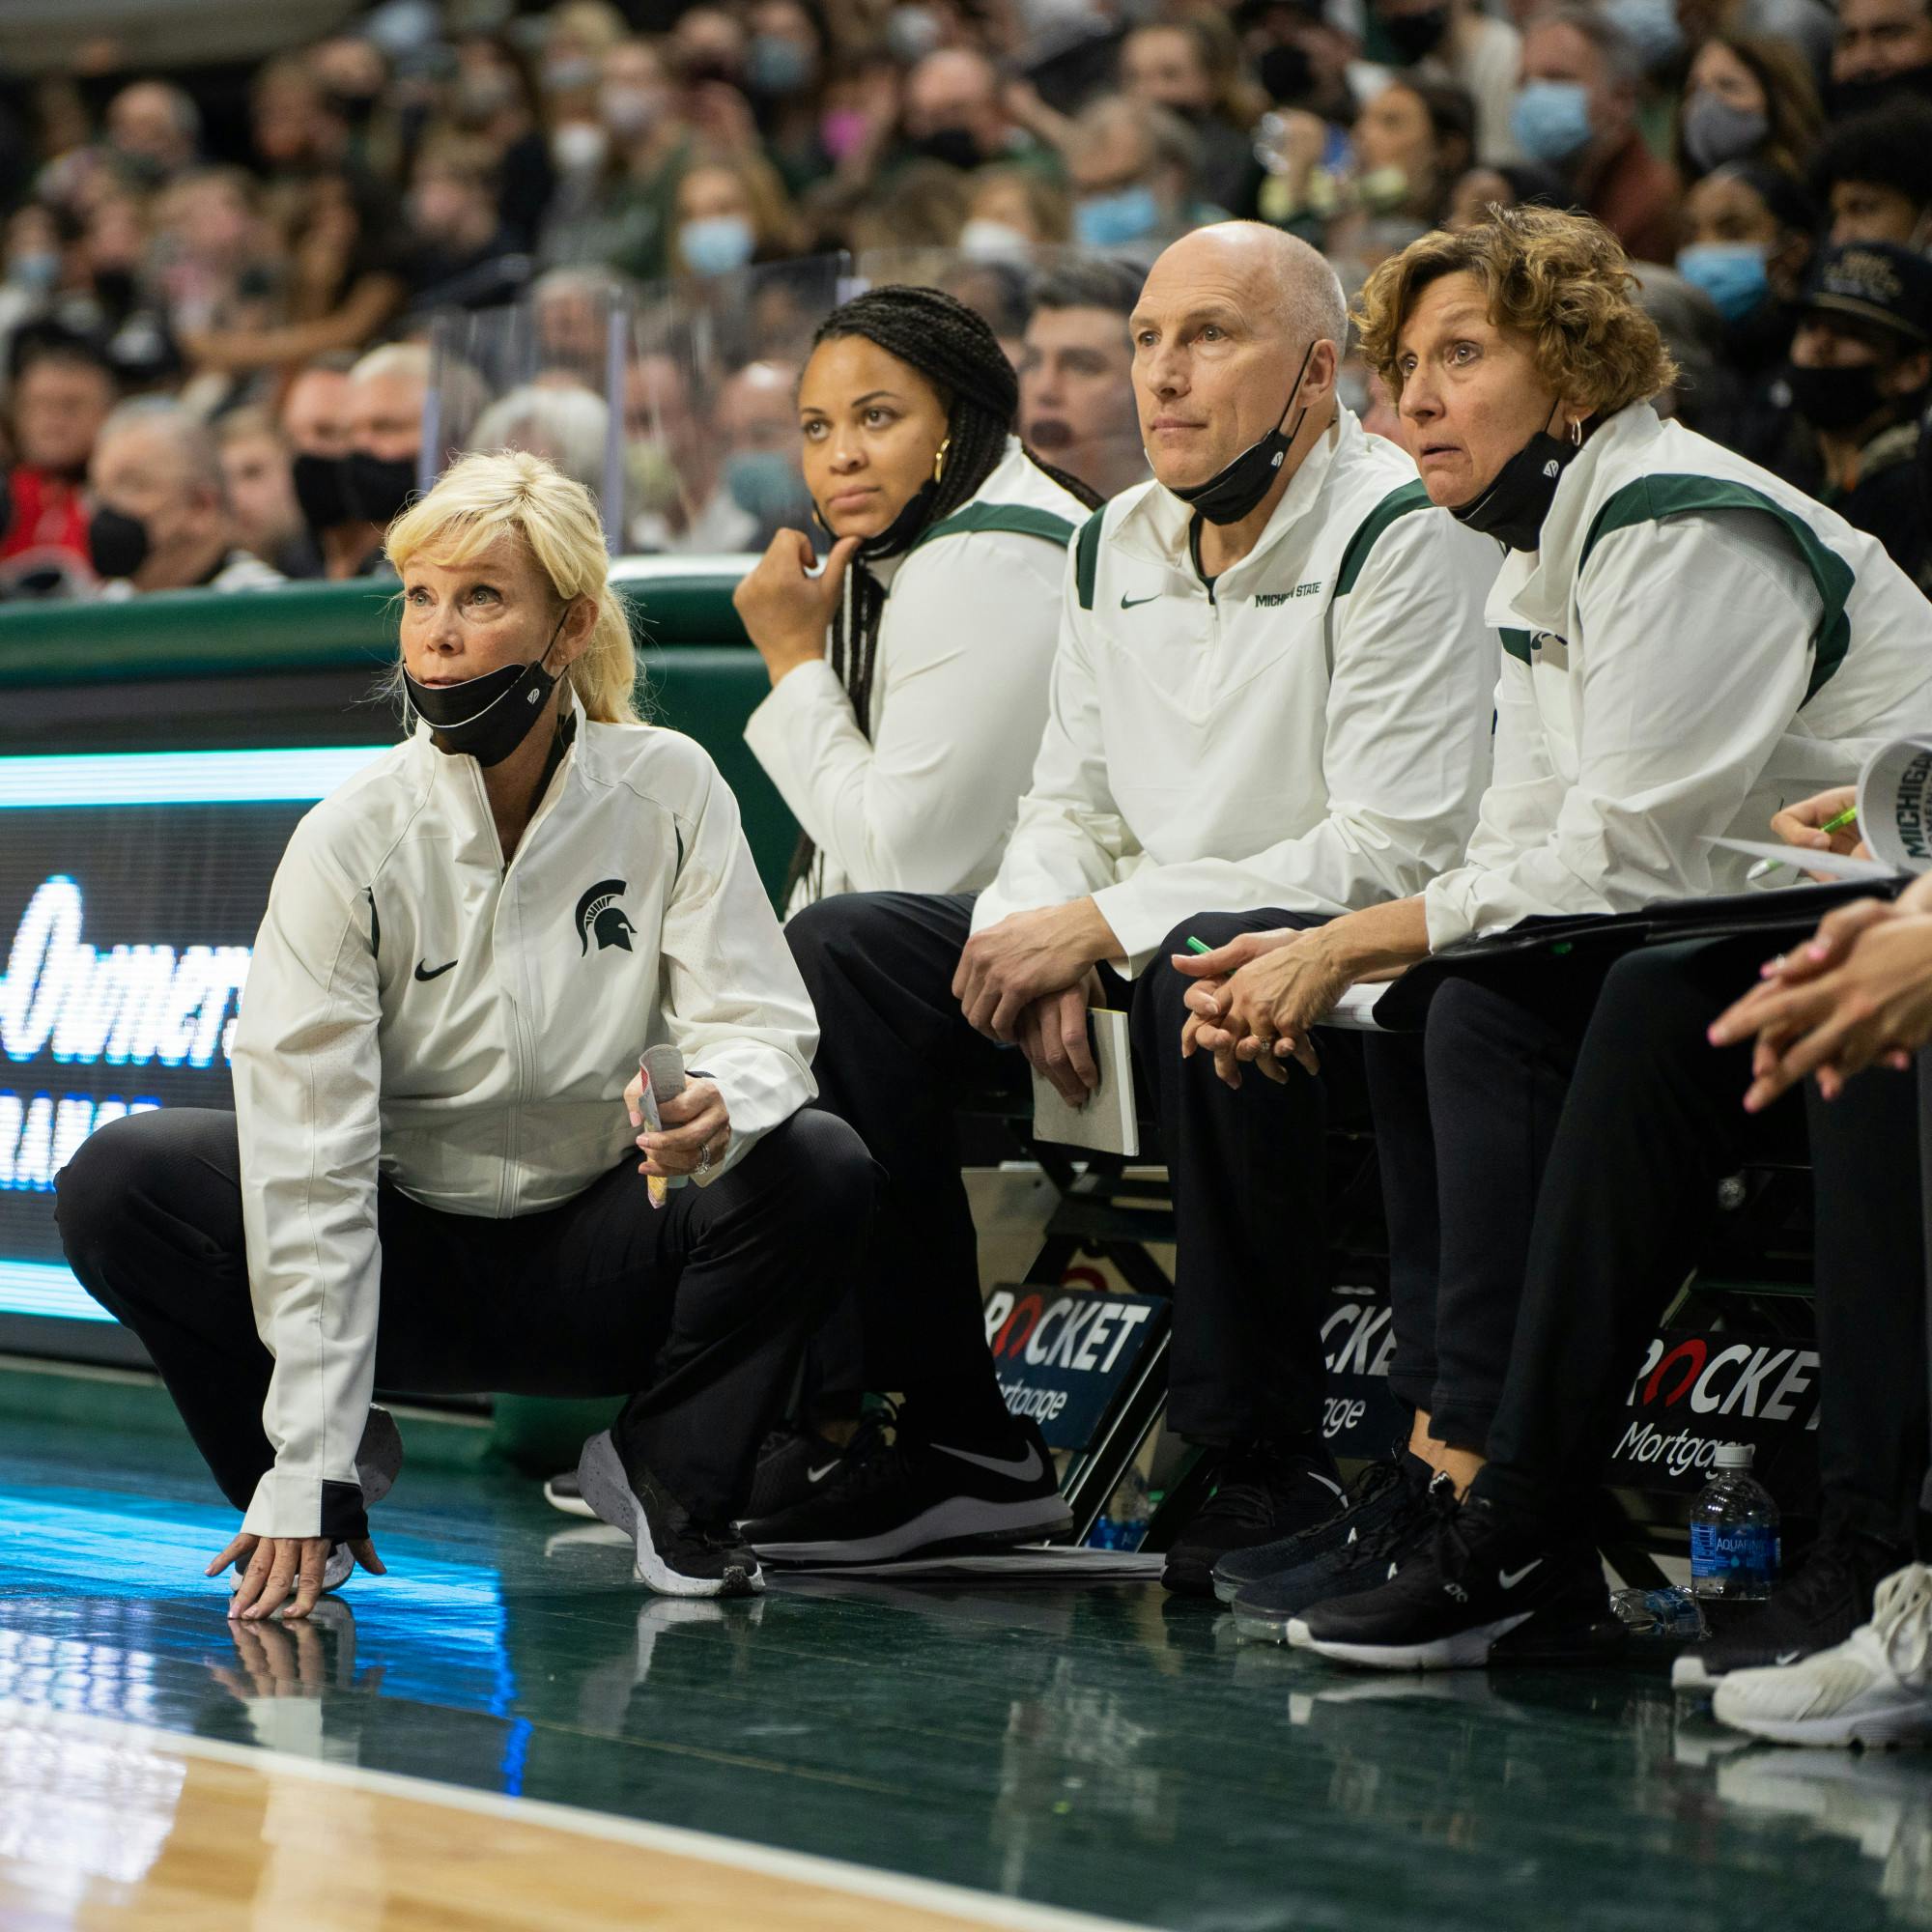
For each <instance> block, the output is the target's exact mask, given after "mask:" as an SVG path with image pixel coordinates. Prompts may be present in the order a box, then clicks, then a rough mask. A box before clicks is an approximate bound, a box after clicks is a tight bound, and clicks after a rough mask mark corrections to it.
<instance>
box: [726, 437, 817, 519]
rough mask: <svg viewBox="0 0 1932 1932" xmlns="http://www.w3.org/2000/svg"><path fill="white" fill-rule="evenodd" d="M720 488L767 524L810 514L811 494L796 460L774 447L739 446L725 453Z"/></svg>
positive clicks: (746, 511) (752, 515) (748, 512)
mask: <svg viewBox="0 0 1932 1932" xmlns="http://www.w3.org/2000/svg"><path fill="white" fill-rule="evenodd" d="M725 490H726V492H727V493H728V494H729V496H730V498H731V500H732V502H734V503H736V504H737V506H738V507H739V509H741V510H743V511H744V512H745V514H746V515H747V516H748V517H755V518H756V519H757V520H758V523H759V524H760V526H765V527H768V528H772V529H777V528H780V527H781V526H784V525H786V524H791V523H796V522H798V521H799V520H800V519H802V518H805V517H809V516H810V514H811V507H812V506H811V497H810V494H809V493H808V492H807V490H806V487H805V478H804V477H803V476H801V475H800V474H799V473H798V466H797V464H795V463H793V462H792V461H791V459H790V458H789V457H785V456H781V455H780V454H779V452H778V451H777V450H774V449H741V450H739V451H738V452H737V453H736V454H735V455H732V456H727V457H726V458H725Z"/></svg>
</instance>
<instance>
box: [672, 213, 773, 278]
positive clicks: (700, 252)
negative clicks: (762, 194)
mask: <svg viewBox="0 0 1932 1932" xmlns="http://www.w3.org/2000/svg"><path fill="white" fill-rule="evenodd" d="M757 245H758V238H757V237H756V236H755V235H754V234H753V232H752V224H751V223H750V222H749V221H747V220H746V219H745V217H744V216H743V215H742V214H705V215H700V216H698V218H697V219H696V220H695V221H687V222H686V223H685V224H684V225H683V227H681V228H680V229H679V230H678V231H677V252H678V253H679V254H680V255H681V256H683V258H684V266H685V267H686V268H687V269H689V270H691V272H692V273H693V274H694V275H728V274H729V273H730V272H731V271H732V270H734V269H742V268H743V267H744V266H745V264H746V263H747V262H749V261H750V260H751V259H752V256H753V253H754V252H755V251H756V248H757Z"/></svg>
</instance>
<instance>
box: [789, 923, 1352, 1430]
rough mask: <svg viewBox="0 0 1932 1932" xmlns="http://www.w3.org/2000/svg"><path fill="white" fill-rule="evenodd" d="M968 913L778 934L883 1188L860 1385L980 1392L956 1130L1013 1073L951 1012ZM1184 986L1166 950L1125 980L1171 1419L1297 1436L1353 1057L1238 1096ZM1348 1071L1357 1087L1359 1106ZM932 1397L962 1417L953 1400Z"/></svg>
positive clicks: (1315, 1350)
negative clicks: (1156, 1238)
mask: <svg viewBox="0 0 1932 1932" xmlns="http://www.w3.org/2000/svg"><path fill="white" fill-rule="evenodd" d="M972 904H973V902H972V899H971V897H970V896H968V895H946V896H942V895H923V894H909V893H866V894H850V895H843V896H840V897H837V898H831V899H826V900H822V901H820V902H819V903H818V904H817V905H814V906H811V907H810V908H808V909H807V910H806V911H804V912H802V913H800V914H798V915H797V916H796V917H795V918H794V919H792V921H791V922H790V923H789V924H788V925H787V926H786V928H785V933H786V937H787V938H788V939H789V941H790V942H791V948H792V952H793V955H794V956H795V957H796V959H797V960H798V964H799V969H800V971H801V972H802V973H803V975H804V977H805V982H806V985H807V986H808V987H809V988H810V993H811V997H812V1003H813V1005H814V1006H815V1007H816V1008H817V1009H818V1016H819V1027H820V1042H819V1049H818V1059H817V1061H816V1063H815V1065H814V1068H813V1070H814V1072H815V1073H816V1074H817V1076H818V1083H819V1104H820V1105H821V1106H823V1107H826V1108H829V1109H830V1110H831V1111H832V1112H834V1113H836V1114H838V1115H839V1116H840V1118H841V1119H844V1120H846V1121H849V1122H851V1123H852V1124H853V1125H854V1126H855V1127H857V1128H858V1130H859V1132H860V1135H861V1136H862V1138H863V1139H864V1140H865V1142H866V1144H867V1147H868V1148H870V1149H871V1150H872V1152H873V1154H874V1156H875V1157H876V1158H877V1159H878V1161H879V1163H880V1165H881V1166H882V1167H883V1168H884V1169H885V1170H886V1173H887V1175H888V1181H887V1185H886V1187H885V1190H884V1195H883V1199H882V1201H881V1204H880V1211H879V1216H878V1222H877V1227H876V1231H875V1234H874V1237H873V1242H872V1247H871V1250H870V1253H869V1255H868V1256H867V1262H866V1265H865V1269H864V1271H863V1273H862V1275H861V1277H860V1283H861V1289H860V1293H859V1295H858V1297H857V1302H856V1306H857V1309H858V1313H859V1321H860V1325H861V1327H862V1330H863V1334H864V1365H865V1367H864V1373H865V1375H866V1378H867V1385H868V1386H870V1387H873V1388H885V1389H903V1390H908V1391H910V1390H913V1389H915V1388H917V1389H921V1390H931V1389H933V1388H935V1387H940V1388H944V1387H945V1385H946V1384H947V1383H949V1382H952V1383H954V1384H956V1383H957V1382H958V1381H959V1380H960V1379H961V1378H973V1379H976V1380H977V1381H978V1382H979V1383H980V1385H981V1386H983V1387H984V1388H986V1389H991V1388H992V1387H993V1386H994V1380H993V1374H992V1364H991V1358H990V1356H989V1355H988V1352H987V1349H986V1342H985V1333H984V1327H983V1324H982V1321H981V1316H980V1307H981V1304H980V1276H979V1264H978V1253H977V1247H976V1244H975V1239H974V1232H973V1218H972V1213H971V1210H970V1208H969V1207H968V1204H967V1198H966V1189H965V1185H964V1182H963V1181H962V1179H961V1178H960V1173H959V1148H958V1139H957V1133H956V1128H955V1124H954V1113H955V1110H956V1108H957V1107H958V1105H959V1103H960V1101H961V1099H962V1098H963V1097H964V1096H965V1095H966V1094H969V1093H971V1092H972V1091H974V1089H975V1088H977V1087H983V1086H985V1085H987V1084H990V1083H994V1082H1001V1081H1006V1080H1009V1079H1011V1078H1012V1077H1013V1075H1014V1073H1015V1071H1016V1068H1017V1063H1018V1056H1017V1054H1016V1053H1015V1052H1014V1051H1013V1049H1011V1048H1009V1047H999V1046H996V1045H994V1044H992V1043H991V1042H990V1041H988V1040H986V1039H985V1038H984V1037H981V1036H980V1035H979V1034H977V1033H975V1032H974V1031H973V1029H972V1028H971V1027H970V1026H968V1025H967V1023H966V1021H965V1018H964V1016H963V1015H962V1014H961V1012H960V1010H959V1003H958V1001H957V1000H955V999H954V998H953V997H952V977H953V974H954V972H955V971H956V970H957V967H958V964H959V954H960V952H961V950H962V949H963V947H964V946H965V944H966V940H967V937H968V935H969V932H970V929H971V921H972ZM1307 923H1314V922H1312V921H1310V920H1308V919H1306V918H1305V917H1304V916H1301V915H1297V914H1293V913H1283V912H1263V913H1253V914H1243V915H1222V914H1208V915H1204V916H1203V917H1201V918H1198V919H1195V920H1192V921H1190V922H1189V923H1188V924H1187V925H1186V926H1185V927H1184V928H1181V929H1179V930H1177V932H1176V933H1175V934H1174V935H1173V937H1172V941H1171V943H1172V945H1173V947H1174V948H1175V949H1176V950H1184V948H1185V942H1186V937H1187V934H1188V933H1198V934H1199V935H1200V936H1201V937H1202V938H1203V939H1206V940H1208V942H1209V943H1210V944H1218V943H1220V942H1221V941H1223V940H1225V939H1228V938H1231V937H1232V936H1233V935H1234V934H1235V933H1236V932H1241V931H1247V930H1250V929H1258V928H1264V927H1268V926H1278V925H1293V924H1307ZM1186 985H1187V982H1186V981H1185V980H1183V979H1182V978H1181V977H1180V976H1179V974H1177V973H1175V972H1174V971H1173V970H1172V969H1171V968H1169V967H1168V965H1167V963H1166V958H1165V949H1163V952H1162V953H1161V954H1160V955H1159V956H1157V957H1156V959H1155V960H1154V961H1153V963H1152V964H1151V965H1150V967H1149V968H1148V970H1147V972H1146V973H1144V974H1143V975H1142V976H1141V977H1140V979H1139V980H1136V981H1135V982H1134V984H1133V990H1132V998H1131V1009H1130V1011H1131V1020H1130V1025H1131V1029H1132V1035H1133V1042H1134V1059H1135V1065H1136V1074H1137V1079H1138V1081H1139V1083H1140V1093H1141V1095H1142V1098H1143V1102H1144V1105H1145V1103H1146V1102H1147V1101H1149V1100H1151V1102H1152V1104H1153V1108H1154V1111H1155V1112H1156V1113H1157V1114H1158V1116H1159V1131H1160V1137H1161V1144H1162V1149H1163V1151H1164V1152H1165V1154H1166V1157H1167V1162H1168V1166H1169V1170H1170V1173H1171V1175H1172V1178H1173V1182H1174V1190H1175V1203H1176V1210H1177V1217H1178V1220H1179V1253H1180V1259H1179V1281H1178V1283H1177V1288H1178V1293H1177V1296H1176V1303H1175V1331H1174V1347H1173V1354H1172V1365H1173V1382H1172V1393H1171V1396H1170V1399H1169V1406H1168V1415H1169V1420H1170V1422H1171V1424H1172V1425H1173V1427H1174V1428H1175V1429H1177V1430H1178V1431H1179V1432H1180V1433H1181V1434H1183V1435H1189V1436H1192V1437H1194V1438H1195V1439H1198V1440H1204V1441H1244V1440H1252V1439H1254V1438H1256V1437H1259V1436H1263V1435H1285V1434H1286V1435H1293V1434H1300V1433H1302V1432H1304V1431H1307V1430H1310V1429H1313V1428H1315V1427H1316V1426H1317V1424H1318V1423H1319V1421H1320V1419H1321V1388H1322V1368H1321V1338H1320V1331H1319V1321H1320V1297H1321V1289H1322V1287H1323V1286H1324V1283H1325V1277H1324V1275H1323V1267H1324V1264H1325V1250H1326V1241H1325V1231H1324V1226H1323V1214H1322V1208H1323V1193H1324V1186H1323V1178H1322V1131H1323V1126H1324V1123H1325V1120H1326V1115H1327V1110H1328V1106H1329V1094H1330V1091H1331V1088H1332V1087H1333V1086H1334V1085H1335V1084H1336V1083H1338V1082H1339V1083H1340V1084H1341V1085H1342V1086H1343V1087H1345V1088H1347V1087H1350V1075H1351V1071H1353V1070H1354V1068H1355V1063H1356V1060H1357V1056H1356V1055H1355V1053H1354V1050H1353V1046H1352V1042H1351V1041H1350V1040H1349V1039H1347V1038H1346V1037H1338V1038H1337V1039H1336V1042H1335V1044H1334V1046H1333V1048H1332V1050H1331V1048H1330V1046H1329V1045H1328V1043H1327V1042H1325V1041H1324V1045H1323V1054H1324V1071H1323V1074H1322V1076H1321V1079H1318V1080H1310V1079H1309V1078H1308V1077H1307V1076H1306V1075H1304V1074H1303V1073H1301V1072H1300V1070H1299V1069H1298V1068H1297V1069H1294V1070H1293V1073H1292V1075H1291V1080H1290V1084H1289V1086H1288V1087H1287V1088H1278V1087H1276V1086H1275V1085H1273V1083H1271V1082H1269V1081H1266V1080H1264V1078H1263V1077H1262V1076H1260V1075H1259V1074H1251V1075H1250V1076H1249V1077H1248V1079H1247V1080H1246V1081H1245V1082H1244V1083H1243V1086H1242V1089H1241V1091H1240V1093H1238V1094H1233V1093H1230V1092H1229V1091H1228V1090H1227V1089H1226V1088H1224V1087H1222V1086H1221V1085H1220V1083H1219V1082H1218V1081H1216V1080H1215V1079H1214V1075H1213V1069H1212V1066H1211V1064H1210V1063H1209V1062H1208V1060H1206V1059H1205V1058H1201V1057H1197V1058H1196V1059H1195V1060H1193V1061H1189V1062H1185V1063H1183V1062H1182V1060H1181V1058H1180V1029H1181V1022H1182V1020H1183V1018H1184V1016H1185V1013H1184V1009H1183V1008H1182V1006H1181V995H1182V994H1183V993H1184V992H1185V990H1186ZM1359 1086H1360V1081H1359V1073H1358V1072H1354V1078H1353V1082H1352V1087H1353V1091H1354V1094H1355V1103H1356V1104H1357V1106H1359V1104H1360V1101H1359ZM943 1399H947V1400H960V1399H961V1398H960V1397H959V1395H958V1394H957V1393H956V1391H955V1392H953V1393H952V1394H949V1395H948V1396H946V1397H944V1398H943Z"/></svg>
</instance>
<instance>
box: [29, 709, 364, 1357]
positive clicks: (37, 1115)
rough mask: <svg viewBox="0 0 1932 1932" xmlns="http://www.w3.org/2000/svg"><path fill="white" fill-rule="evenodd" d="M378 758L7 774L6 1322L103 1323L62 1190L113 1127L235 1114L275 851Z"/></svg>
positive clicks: (252, 758) (341, 750)
mask: <svg viewBox="0 0 1932 1932" xmlns="http://www.w3.org/2000/svg"><path fill="white" fill-rule="evenodd" d="M383 751H384V747H382V746H380V745H377V746H369V745H356V746H347V747H344V746H331V747H327V748H323V749H298V750H286V751H285V750H277V751H213V752H162V753H100V754H93V753H90V754H86V755H73V756H52V757H11V758H0V948H4V950H5V951H4V956H5V959H6V974H5V977H4V978H0V1317H8V1318H21V1317H43V1318H52V1319H54V1320H58V1321H62V1322H64V1323H66V1322H74V1321H81V1322H99V1323H105V1322H106V1321H108V1317H107V1316H106V1315H105V1313H104V1311H103V1310H101V1309H100V1308H99V1306H98V1304H96V1303H95V1302H94V1301H92V1300H91V1299H90V1298H89V1297H88V1296H87V1294H86V1293H84V1292H83V1291H82V1289H81V1287H80V1285H79V1284H78V1283H77V1282H76V1281H75V1280H74V1278H73V1276H72V1274H71V1272H70V1271H69V1269H68V1267H67V1265H66V1263H65V1262H64V1261H63V1260H62V1258H61V1248H60V1236H59V1232H58V1230H57V1229H56V1227H55V1225H54V1215H53V1204H54V1180H55V1177H56V1176H57V1175H58V1173H59V1172H60V1169H61V1168H62V1166H64V1165H65V1164H66V1162H67V1161H68V1160H69V1159H70V1158H71V1156H72V1154H73V1151H74V1150H75V1149H76V1148H77V1147H79V1146H80V1144H81V1143H82V1142H83V1141H84V1140H85V1139H86V1138H87V1136H88V1135H89V1134H91V1133H92V1132H94V1130H95V1129H96V1128H97V1127H99V1126H103V1125H105V1124H106V1122H109V1121H112V1120H116V1119H119V1118H120V1117H121V1116H122V1115H123V1114H126V1113H129V1112H134V1111H138V1110H140V1109H144V1108H151V1107H228V1106H231V1105H232V1104H233V1101H232V1098H231V1092H230V1087H229V1076H228V1061H229V1049H230V1046H231V1043H232V1041H233V1038H234V1029H235V1015H236V1011H237V1009H238V1006H239V1003H240V1000H241V988H242V986H243V984H244V983H245V981H246V980H247V976H248V960H249V956H250V953H251V951H252V948H253V946H254V941H255V929H256V927H257V926H258V925H259V923H261V918H262V910H263V907H264V906H265V905H266V904H267V902H268V895H269V885H270V880H271V879H272V878H273V877H274V873H275V867H276V866H277V864H278V863H279V862H280V859H281V856H282V850H283V848H284V846H286V844H287V843H288V839H289V835H290V833H291V832H292V831H293V830H294V829H295V826H296V822H297V820H298V819H299V818H300V817H301V815H302V813H303V812H304V811H306V810H308V808H309V807H310V805H312V804H313V803H314V802H315V800H317V799H319V798H321V797H323V796H325V795H326V794H327V793H328V792H329V791H332V790H333V789H334V788H335V787H336V786H337V785H338V784H340V783H342V781H344V780H345V779H347V778H349V777H350V776H351V775H352V774H353V773H355V772H356V771H358V770H360V769H361V768H362V766H364V765H366V764H368V763H370V762H371V761H372V760H373V759H375V758H378V757H380V756H382V755H383ZM7 1327H8V1333H9V1340H10V1342H14V1343H17V1341H18V1338H19V1334H20V1328H19V1323H18V1321H9V1322H8V1324H7ZM66 1332H67V1333H68V1334H71V1333H73V1332H74V1331H71V1330H68V1331H66ZM64 1346H67V1345H66V1344H64ZM103 1352H110V1353H114V1352H123V1351H119V1350H103Z"/></svg>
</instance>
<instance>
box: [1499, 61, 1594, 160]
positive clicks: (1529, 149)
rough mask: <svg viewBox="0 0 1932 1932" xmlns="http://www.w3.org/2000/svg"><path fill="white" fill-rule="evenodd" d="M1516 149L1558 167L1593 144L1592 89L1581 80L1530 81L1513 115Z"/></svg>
mask: <svg viewBox="0 0 1932 1932" xmlns="http://www.w3.org/2000/svg"><path fill="white" fill-rule="evenodd" d="M1510 130H1511V132H1513V133H1514V134H1515V135H1516V141H1517V146H1518V147H1520V149H1521V150H1522V151H1523V153H1524V154H1525V155H1527V156H1529V158H1530V159H1531V160H1533V161H1542V162H1543V163H1544V164H1545V165H1546V166H1548V167H1555V166H1557V165H1559V164H1560V163H1561V162H1564V161H1567V160H1569V159H1571V158H1572V156H1576V155H1580V154H1581V153H1582V152H1583V150H1584V149H1585V148H1587V147H1588V146H1589V145H1590V138H1591V135H1592V133H1593V131H1594V130H1593V129H1592V128H1591V126H1590V90H1589V89H1588V88H1587V87H1585V86H1584V85H1583V83H1582V82H1581V81H1580V80H1530V81H1525V82H1524V83H1523V84H1522V86H1521V87H1520V88H1519V89H1518V90H1517V97H1516V106H1515V108H1514V110H1513V111H1512V112H1511V114H1510Z"/></svg>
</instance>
